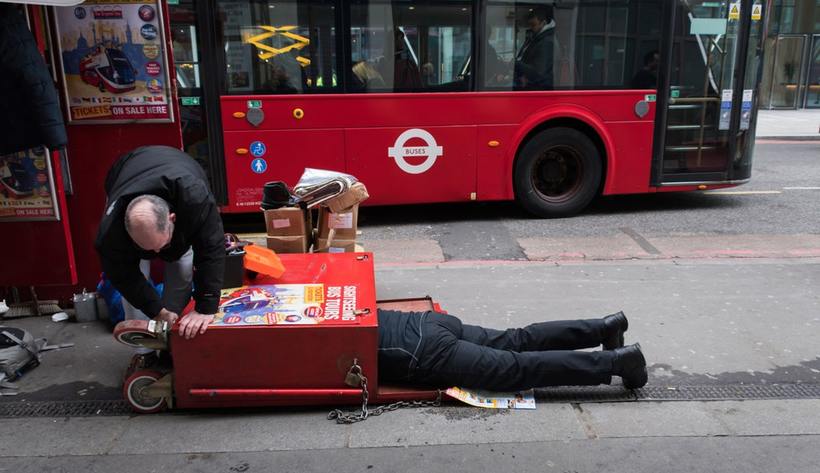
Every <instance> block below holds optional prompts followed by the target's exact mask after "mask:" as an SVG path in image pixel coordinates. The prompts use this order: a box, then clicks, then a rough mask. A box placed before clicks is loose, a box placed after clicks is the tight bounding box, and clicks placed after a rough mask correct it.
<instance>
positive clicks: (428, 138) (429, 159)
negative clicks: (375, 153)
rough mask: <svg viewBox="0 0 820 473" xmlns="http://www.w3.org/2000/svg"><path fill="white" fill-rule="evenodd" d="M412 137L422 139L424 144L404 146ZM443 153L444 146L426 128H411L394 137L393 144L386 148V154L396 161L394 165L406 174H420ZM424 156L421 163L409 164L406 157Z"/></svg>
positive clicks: (431, 165)
mask: <svg viewBox="0 0 820 473" xmlns="http://www.w3.org/2000/svg"><path fill="white" fill-rule="evenodd" d="M412 138H418V139H420V140H422V141H424V143H425V145H426V146H406V144H407V142H408V141H410V139H412ZM443 155H444V147H442V146H439V145H438V143H436V139H435V138H433V135H431V134H430V132H428V131H427V130H422V129H421V128H411V129H409V130H407V131H405V132H404V133H402V134H401V135H399V137H398V138H396V142H395V143H393V146H391V147H389V148H387V156H389V157H391V158H393V159H394V160H395V161H396V165H397V166H398V167H399V168H400V169H401V170H402V171H404V172H406V173H408V174H421V173H423V172H425V171H427V170H428V169H430V168H431V167H433V165H434V164H436V159H438V158H440V157H441V156H443ZM416 157H424V158H426V159H425V160H424V161H423V162H422V163H421V164H410V163H408V162H407V158H416Z"/></svg>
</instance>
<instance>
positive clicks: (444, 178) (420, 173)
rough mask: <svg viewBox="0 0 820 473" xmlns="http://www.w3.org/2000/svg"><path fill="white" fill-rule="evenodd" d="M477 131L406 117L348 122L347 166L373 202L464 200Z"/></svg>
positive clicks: (472, 167) (471, 188)
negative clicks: (382, 122)
mask: <svg viewBox="0 0 820 473" xmlns="http://www.w3.org/2000/svg"><path fill="white" fill-rule="evenodd" d="M476 132H477V127H475V126H448V127H438V126H423V127H413V126H412V125H411V123H410V122H408V124H407V125H406V126H403V127H397V128H347V129H345V146H346V155H347V171H348V172H349V173H351V174H353V175H354V176H356V177H357V178H358V179H359V180H361V181H362V182H364V183H365V184H366V185H367V189H368V193H369V194H370V199H368V200H367V203H368V204H371V205H390V204H406V203H409V202H413V203H428V202H459V201H467V200H470V198H471V194H472V193H473V192H475V191H476V189H475V185H476V182H475V175H476V158H475V143H476ZM428 134H429V135H428ZM439 153H440V154H439Z"/></svg>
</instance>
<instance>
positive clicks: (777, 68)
mask: <svg viewBox="0 0 820 473" xmlns="http://www.w3.org/2000/svg"><path fill="white" fill-rule="evenodd" d="M803 43H804V37H803V36H793V37H789V36H785V37H783V36H781V37H780V38H778V39H777V52H776V53H775V58H774V70H773V71H772V97H771V104H772V107H774V108H796V107H797V99H798V97H799V95H800V94H799V91H800V88H799V85H798V84H799V83H800V70H801V68H802V65H803V62H802V59H803Z"/></svg>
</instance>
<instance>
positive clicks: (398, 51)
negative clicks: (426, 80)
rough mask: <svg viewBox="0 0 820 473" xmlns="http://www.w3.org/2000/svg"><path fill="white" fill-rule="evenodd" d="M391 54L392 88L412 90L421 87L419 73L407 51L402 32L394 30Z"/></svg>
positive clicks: (416, 65)
mask: <svg viewBox="0 0 820 473" xmlns="http://www.w3.org/2000/svg"><path fill="white" fill-rule="evenodd" d="M394 38H395V44H394V47H395V52H394V54H393V89H395V90H413V89H420V88H421V73H420V72H419V66H418V64H416V62H415V61H414V60H413V57H412V56H411V55H410V54H409V53H408V52H407V47H406V45H405V42H404V32H402V31H401V30H396V31H395V33H394Z"/></svg>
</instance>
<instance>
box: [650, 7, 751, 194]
mask: <svg viewBox="0 0 820 473" xmlns="http://www.w3.org/2000/svg"><path fill="white" fill-rule="evenodd" d="M678 5H679V8H678V11H677V13H676V19H677V22H678V28H676V29H677V30H679V31H681V35H680V36H676V37H675V45H676V46H677V47H678V51H682V57H681V58H680V59H679V61H680V62H679V63H678V66H679V67H678V68H677V69H676V70H674V71H673V74H672V77H671V91H670V93H671V97H670V100H669V109H668V116H667V129H666V139H665V148H664V154H663V173H664V176H665V180H667V181H669V180H675V178H674V177H673V178H672V179H669V178H670V176H674V175H676V174H678V175H680V176H681V179H679V180H687V179H689V178H690V177H691V175H692V174H696V173H711V172H726V171H727V169H728V166H727V163H728V154H729V153H728V149H729V140H728V129H729V125H730V118H731V94H732V89H733V87H734V84H733V79H734V77H733V74H734V65H735V58H736V57H737V51H736V48H737V32H738V29H739V28H740V22H739V17H737V16H735V17H734V18H732V19H728V20H727V18H730V16H729V8H730V5H734V4H731V3H730V2H727V1H723V2H715V1H691V0H679V3H678ZM724 99H726V100H727V102H725V105H728V107H729V108H728V109H727V108H723V107H722V105H724V104H722V101H723V100H724Z"/></svg>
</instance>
